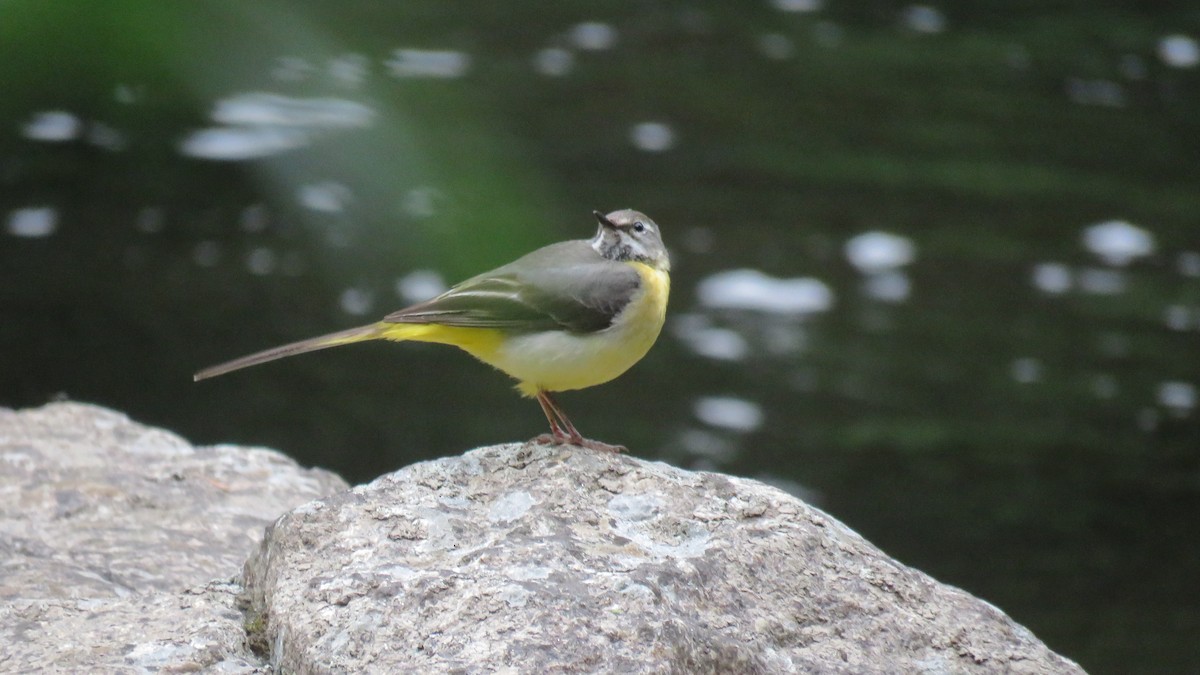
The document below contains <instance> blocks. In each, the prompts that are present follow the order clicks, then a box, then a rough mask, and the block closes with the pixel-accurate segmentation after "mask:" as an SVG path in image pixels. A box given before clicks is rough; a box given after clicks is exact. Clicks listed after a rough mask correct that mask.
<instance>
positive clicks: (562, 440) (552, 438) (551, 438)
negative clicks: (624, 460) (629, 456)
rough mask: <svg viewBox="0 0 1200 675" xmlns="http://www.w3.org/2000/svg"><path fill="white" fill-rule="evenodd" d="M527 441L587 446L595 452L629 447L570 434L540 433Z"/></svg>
mask: <svg viewBox="0 0 1200 675" xmlns="http://www.w3.org/2000/svg"><path fill="white" fill-rule="evenodd" d="M529 442H530V443H536V444H538V445H574V446H577V447H580V448H587V449H588V450H595V451H597V452H616V453H621V452H628V451H629V448H627V447H625V446H623V445H612V444H609V443H604V442H603V441H593V440H592V439H590V438H584V437H583V436H578V437H574V438H572V437H571V436H558V435H555V434H541V435H539V436H535V437H534V438H532V439H530V441H529Z"/></svg>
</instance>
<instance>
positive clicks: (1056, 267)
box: [1033, 262, 1071, 295]
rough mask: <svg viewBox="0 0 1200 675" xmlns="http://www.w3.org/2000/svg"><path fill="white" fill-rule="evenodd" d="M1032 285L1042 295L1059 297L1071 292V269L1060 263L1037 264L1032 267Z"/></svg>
mask: <svg viewBox="0 0 1200 675" xmlns="http://www.w3.org/2000/svg"><path fill="white" fill-rule="evenodd" d="M1033 285H1034V286H1036V287H1037V289H1038V290H1039V291H1042V292H1043V293H1049V294H1051V295H1061V294H1063V293H1066V292H1067V291H1069V290H1071V268H1069V267H1067V266H1066V265H1064V264H1062V263H1056V262H1046V263H1038V264H1037V265H1034V267H1033Z"/></svg>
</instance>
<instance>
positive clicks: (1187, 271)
mask: <svg viewBox="0 0 1200 675" xmlns="http://www.w3.org/2000/svg"><path fill="white" fill-rule="evenodd" d="M1175 266H1176V268H1178V269H1179V273H1180V274H1182V275H1183V276H1185V277H1200V253H1197V252H1195V251H1184V252H1183V253H1180V254H1179V257H1178V258H1176V260H1175Z"/></svg>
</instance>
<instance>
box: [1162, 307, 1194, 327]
mask: <svg viewBox="0 0 1200 675" xmlns="http://www.w3.org/2000/svg"><path fill="white" fill-rule="evenodd" d="M1193 314H1194V315H1196V316H1197V317H1198V319H1193V318H1192V316H1193ZM1193 322H1195V323H1193ZM1163 323H1165V324H1166V325H1167V328H1170V329H1171V330H1188V329H1190V328H1192V327H1193V325H1195V326H1196V327H1197V328H1200V311H1198V310H1193V309H1191V308H1189V307H1186V306H1184V305H1171V306H1169V307H1167V308H1166V309H1165V310H1163Z"/></svg>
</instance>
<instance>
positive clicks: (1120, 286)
mask: <svg viewBox="0 0 1200 675" xmlns="http://www.w3.org/2000/svg"><path fill="white" fill-rule="evenodd" d="M1079 288H1080V290H1082V291H1083V292H1084V293H1091V294H1092V295H1118V294H1121V293H1124V292H1125V274H1124V273H1123V272H1121V271H1120V270H1109V269H1100V268H1097V267H1088V268H1086V269H1084V270H1082V271H1080V272H1079Z"/></svg>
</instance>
